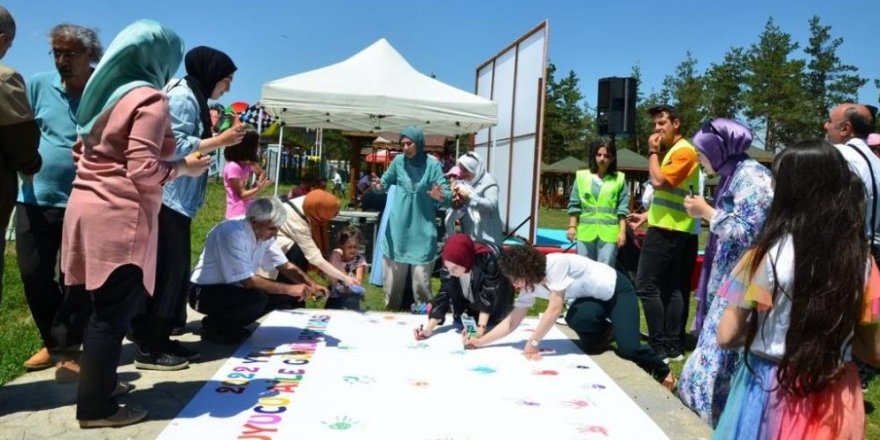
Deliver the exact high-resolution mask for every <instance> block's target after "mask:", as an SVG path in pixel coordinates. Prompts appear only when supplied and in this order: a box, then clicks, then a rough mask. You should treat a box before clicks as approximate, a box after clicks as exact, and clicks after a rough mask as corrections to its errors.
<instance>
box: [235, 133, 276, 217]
mask: <svg viewBox="0 0 880 440" xmlns="http://www.w3.org/2000/svg"><path fill="white" fill-rule="evenodd" d="M259 147H260V136H259V135H258V134H257V132H256V131H255V130H248V131H247V132H246V133H245V135H244V138H243V139H242V140H241V142H239V143H238V145H233V146H231V147H227V148H226V149H225V150H223V157H224V158H225V159H226V166H224V167H223V186H224V187H225V188H226V218H227V219H230V218H235V217H241V216H243V215H244V214H245V212H246V211H247V208H248V206H249V205H250V204H251V202H252V201H253V200H254V199H256V198H257V195H258V194H259V193H260V191H262V190H263V188H265V187H267V186H269V184H270V183H272V182H271V181H270V180H269V179H268V178H266V173H264V172H263V169H262V168H260V165H259V164H258V163H257V162H258V160H259V158H258V157H257V150H258V149H259ZM252 173H255V174H256V175H257V181H256V183H254V185H253V186H252V187H250V188H248V180H249V179H250V177H251V174H252Z"/></svg>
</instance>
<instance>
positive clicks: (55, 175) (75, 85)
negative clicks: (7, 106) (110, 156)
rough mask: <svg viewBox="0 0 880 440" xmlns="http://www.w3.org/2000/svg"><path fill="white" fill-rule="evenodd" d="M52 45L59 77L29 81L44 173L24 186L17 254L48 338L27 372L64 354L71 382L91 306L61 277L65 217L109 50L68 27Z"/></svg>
mask: <svg viewBox="0 0 880 440" xmlns="http://www.w3.org/2000/svg"><path fill="white" fill-rule="evenodd" d="M49 44H50V45H51V47H52V49H51V50H50V51H49V56H51V57H52V59H53V60H54V62H55V70H52V71H48V72H42V73H38V74H36V75H34V76H33V77H31V78H30V81H28V100H30V103H31V106H32V107H33V109H34V119H35V120H36V121H37V126H39V128H40V150H39V151H40V156H42V157H43V167H42V169H41V170H40V173H39V174H37V175H35V176H34V177H33V179H25V180H23V181H22V183H21V191H19V193H18V200H17V205H16V210H15V249H16V252H17V253H18V268H19V271H20V273H21V281H22V285H23V287H24V293H25V297H26V298H27V301H28V305H29V306H30V309H31V314H32V315H33V318H34V323H36V325H37V329H38V330H39V331H40V336H41V337H42V339H43V347H42V348H41V349H40V350H39V351H37V352H36V353H35V354H34V355H33V356H31V358H30V359H28V360H27V361H26V362H25V363H24V366H25V368H27V369H29V370H38V369H42V368H47V367H49V366H51V365H52V360H51V358H50V356H49V352H50V351H55V350H58V351H59V354H61V355H62V358H64V360H62V361H61V362H59V363H58V369H57V370H56V379H57V380H58V381H60V382H66V381H70V380H74V379H76V377H77V375H78V373H79V365H78V363H77V361H76V358H77V353H78V350H79V346H80V344H81V343H82V332H83V329H84V328H85V323H86V321H87V318H88V315H89V309H90V307H89V303H88V298H87V296H86V295H85V291H83V290H82V289H81V288H75V287H74V288H70V289H67V288H64V287H63V286H64V283H63V282H62V279H61V277H63V274H61V277H56V275H55V274H56V273H59V271H58V251H59V249H60V248H61V231H62V226H63V224H64V212H65V209H66V208H67V199H68V198H69V197H70V191H71V189H72V187H73V179H74V177H75V175H76V166H75V165H74V163H73V160H72V153H71V150H72V148H73V144H74V143H75V142H76V140H77V133H76V110H77V108H78V106H79V100H80V97H81V96H82V93H83V90H84V89H85V87H86V83H87V82H88V80H89V77H90V76H91V74H92V70H93V68H92V65H93V64H97V63H98V61H99V60H100V59H101V54H102V53H103V49H102V48H101V43H100V41H99V40H98V35H97V33H96V32H95V30H94V29H90V28H87V27H83V26H77V25H73V24H66V23H65V24H59V25H57V26H55V27H53V28H52V29H51V30H50V31H49ZM59 312H62V313H60V314H59ZM53 327H54V328H53ZM53 335H54V337H53Z"/></svg>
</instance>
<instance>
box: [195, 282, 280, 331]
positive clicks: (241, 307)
mask: <svg viewBox="0 0 880 440" xmlns="http://www.w3.org/2000/svg"><path fill="white" fill-rule="evenodd" d="M270 296H282V295H268V294H266V293H265V292H261V291H259V290H254V289H246V288H244V287H241V286H236V285H232V284H210V285H204V286H203V285H197V284H194V285H192V288H191V289H190V293H189V300H190V306H191V307H192V308H193V309H195V310H197V311H198V312H200V313H203V314H204V315H205V318H204V319H202V326H203V327H211V328H213V329H217V330H219V331H221V332H229V331H231V330H237V329H240V328H242V327H244V326H246V325H248V324H250V323H252V322H254V321H256V320H257V319H260V317H261V316H263V315H265V314H266V313H267V312H268V311H269V310H270V309H269V308H268V303H269V301H268V299H269V298H268V297H270Z"/></svg>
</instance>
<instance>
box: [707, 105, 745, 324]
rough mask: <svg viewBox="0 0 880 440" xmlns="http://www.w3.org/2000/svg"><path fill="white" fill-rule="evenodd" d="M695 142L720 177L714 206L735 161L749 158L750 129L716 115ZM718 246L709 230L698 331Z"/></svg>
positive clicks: (723, 191) (727, 180)
mask: <svg viewBox="0 0 880 440" xmlns="http://www.w3.org/2000/svg"><path fill="white" fill-rule="evenodd" d="M694 145H695V146H696V147H697V150H699V152H700V154H701V155H703V156H705V157H706V158H707V159H708V160H709V164H710V165H712V169H713V170H715V173H716V174H717V175H718V177H719V182H718V189H717V190H716V191H715V200H714V201H715V208H716V209H717V208H718V203H719V201H720V200H721V198H722V197H724V196H725V195H727V189H728V188H727V187H728V186H729V184H730V176H731V175H733V172H734V171H736V167H737V165H739V164H740V163H741V162H742V161H744V160H746V159H748V158H749V156H748V155H747V154H746V151H748V149H749V147H750V146H751V145H752V131H751V130H750V129H749V127H747V126H745V125H743V124H742V123H739V122H737V121H734V120H731V119H724V118H716V119H712V120H711V121H709V122H706V123H705V124H703V126H702V127H700V131H698V132H697V134H696V135H694ZM717 248H718V236H717V235H715V234H710V235H709V243H708V244H707V245H706V251H705V252H704V253H703V268H702V271H701V272H700V283H699V284H698V285H697V316H696V317H695V318H694V330H695V331H696V332H697V333H698V334H699V332H700V329H701V328H702V327H703V319H704V318H705V317H706V313H707V312H708V311H709V304H706V289H707V287H708V284H709V276H710V275H711V274H712V265H713V263H714V260H715V251H716V250H717Z"/></svg>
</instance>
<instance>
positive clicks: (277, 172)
mask: <svg viewBox="0 0 880 440" xmlns="http://www.w3.org/2000/svg"><path fill="white" fill-rule="evenodd" d="M283 140H284V124H281V129H280V130H278V157H277V158H276V159H275V194H273V195H274V196H276V197H277V196H278V176H279V175H280V174H281V149H282V148H284V142H283Z"/></svg>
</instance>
